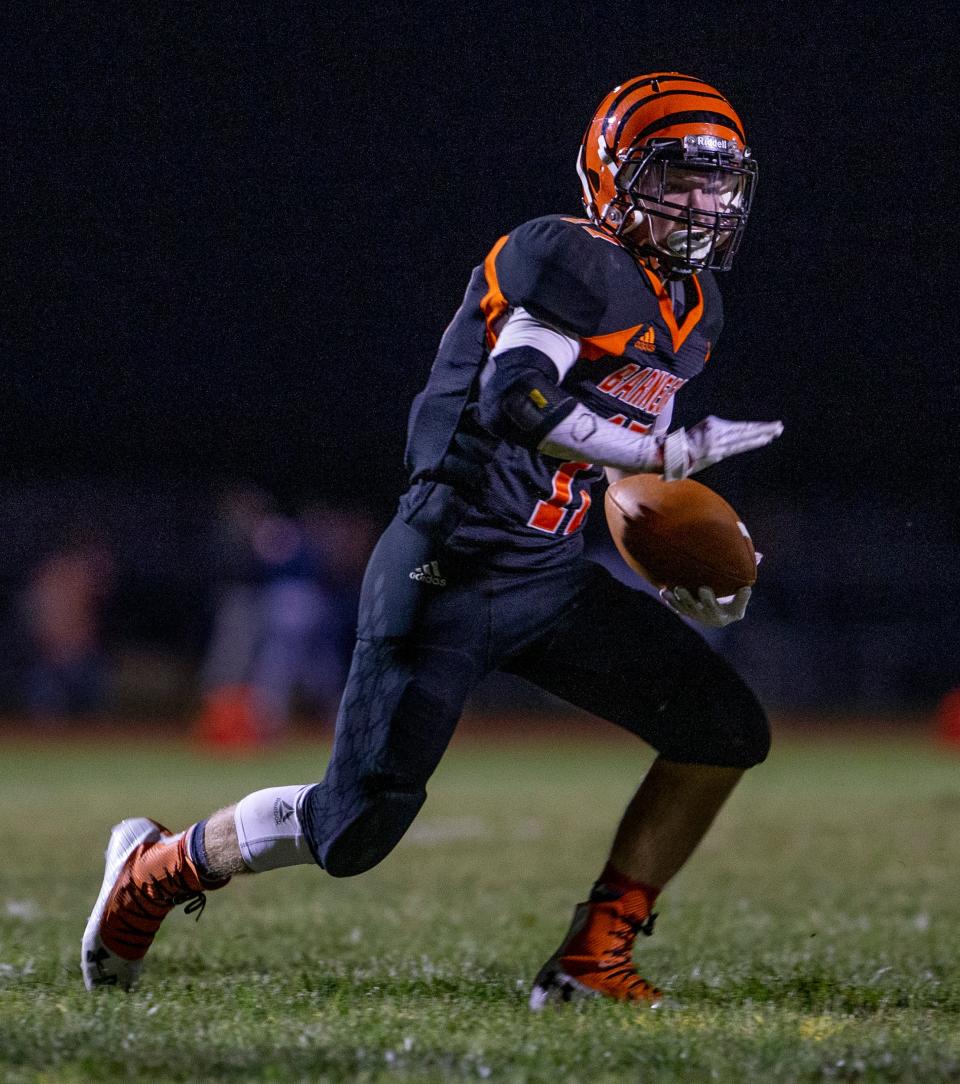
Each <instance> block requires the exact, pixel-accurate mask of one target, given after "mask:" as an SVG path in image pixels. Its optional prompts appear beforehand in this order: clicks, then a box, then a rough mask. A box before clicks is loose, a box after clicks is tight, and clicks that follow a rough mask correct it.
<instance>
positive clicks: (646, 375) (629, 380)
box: [597, 362, 687, 415]
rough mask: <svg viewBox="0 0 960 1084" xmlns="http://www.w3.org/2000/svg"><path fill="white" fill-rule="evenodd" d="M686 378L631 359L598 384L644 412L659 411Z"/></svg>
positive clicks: (600, 388)
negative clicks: (639, 363) (640, 364)
mask: <svg viewBox="0 0 960 1084" xmlns="http://www.w3.org/2000/svg"><path fill="white" fill-rule="evenodd" d="M686 382H687V381H686V379H685V378H684V377H682V376H675V375H674V374H673V373H668V372H665V371H664V370H663V369H653V368H651V367H650V366H649V365H646V366H643V367H641V366H639V365H637V364H635V363H634V362H630V364H628V365H624V366H623V367H622V368H620V369H617V371H616V372H615V373H611V374H610V375H609V376H608V377H606V378H605V379H604V380H602V381H601V382H600V383H599V384H598V385H597V388H598V389H599V390H600V391H602V392H605V393H606V394H607V395H610V396H612V397H613V398H614V399H619V400H621V402H624V403H627V404H628V405H629V406H632V407H636V408H637V410H642V411H643V412H644V413H645V414H653V415H657V414H659V413H660V412H661V411H662V410H663V408H664V407H665V406H666V405H667V403H668V402H670V397H671V396H672V395H673V394H674V393H675V392H677V391H678V390H679V389H680V388H682V387H683V385H684V384H686Z"/></svg>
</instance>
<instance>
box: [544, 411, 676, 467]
mask: <svg viewBox="0 0 960 1084" xmlns="http://www.w3.org/2000/svg"><path fill="white" fill-rule="evenodd" d="M538 448H539V450H540V451H541V452H543V454H544V455H549V456H552V457H554V458H555V459H566V460H570V459H582V460H584V461H585V462H587V463H594V464H596V465H597V466H600V467H615V468H616V469H617V470H621V471H624V472H626V473H627V474H636V473H639V472H640V471H649V472H650V473H653V474H661V473H662V472H663V438H662V437H658V436H653V435H651V434H650V433H632V432H631V431H630V430H629V429H624V428H623V426H620V425H611V424H610V423H609V422H608V421H607V420H606V419H605V418H601V417H600V416H599V415H598V414H594V412H593V411H592V410H588V409H587V408H586V407H585V406H584V405H583V404H582V403H575V405H574V408H573V409H572V410H571V411H569V412H568V413H567V414H566V415H565V416H564V417H563V418H562V419H561V420H560V421H559V422H558V423H557V424H556V425H555V426H554V427H553V428H552V429H550V430H549V431H548V432H547V433H546V434H545V436H544V437H543V439H542V440H541V441H540V443H539V445H538Z"/></svg>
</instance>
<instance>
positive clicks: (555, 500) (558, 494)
mask: <svg viewBox="0 0 960 1084" xmlns="http://www.w3.org/2000/svg"><path fill="white" fill-rule="evenodd" d="M589 469H590V464H589V463H562V464H561V465H560V468H559V470H558V471H557V472H556V474H554V476H553V491H552V492H551V494H550V496H549V497H548V498H547V500H545V501H537V506H536V508H534V510H533V515H532V516H531V517H530V518H529V519H528V520H527V526H528V527H534V528H535V529H536V530H538V531H543V532H544V534H556V533H557V531H559V530H560V525H561V524H562V523H563V520H564V517H565V516H566V514H567V512H569V511H570V506H571V504H572V503H573V478H574V475H575V474H576V473H577V471H581V470H589ZM589 507H590V494H589V493H588V492H587V491H586V490H585V489H584V490H581V492H580V507H579V508H578V509H577V510H576V512H574V513H573V515H572V516H571V517H570V522H569V523H568V524H567V526H566V527H565V528H564V531H563V533H564V534H573V532H574V531H576V530H577V529H578V528H579V527H580V525H581V523H583V521H584V518H585V517H586V514H587V509H588V508H589Z"/></svg>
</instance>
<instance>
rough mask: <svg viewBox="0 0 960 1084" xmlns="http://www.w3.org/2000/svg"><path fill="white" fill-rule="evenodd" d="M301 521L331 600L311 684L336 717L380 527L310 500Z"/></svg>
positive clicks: (327, 712)
mask: <svg viewBox="0 0 960 1084" xmlns="http://www.w3.org/2000/svg"><path fill="white" fill-rule="evenodd" d="M300 522H301V524H302V525H303V530H304V532H305V534H306V539H307V543H308V545H309V546H310V548H311V550H312V552H313V554H314V560H315V562H316V565H317V568H318V569H319V571H320V575H321V578H322V582H323V584H324V592H325V595H326V600H327V615H326V621H325V626H324V637H323V644H322V645H321V646H320V647H319V650H316V651H315V652H314V653H313V655H312V659H311V667H310V673H309V678H308V688H309V690H310V692H311V695H312V696H313V697H314V698H315V699H316V701H317V703H318V704H319V705H321V706H322V707H323V708H324V709H325V710H324V714H325V715H326V716H327V717H328V718H331V719H332V718H333V717H334V716H335V715H336V712H337V707H338V706H339V701H340V693H341V691H342V689H343V684H344V681H345V680H346V676H347V670H348V668H349V666H350V658H351V656H352V655H353V645H354V640H355V639H356V629H357V606H358V603H359V600H360V585H361V583H362V582H363V574H364V571H365V570H366V567H367V559H368V558H369V556H370V553H371V551H372V550H373V547H374V545H375V543H376V541H377V537H378V536H379V534H380V527H379V525H378V524H377V523H376V521H375V520H374V519H373V518H372V517H370V516H368V515H366V514H365V513H363V512H358V511H356V510H353V509H347V508H334V507H333V506H331V505H328V504H325V503H322V502H315V503H313V504H311V505H308V506H307V507H306V508H305V509H304V510H303V513H302V515H301V517H300Z"/></svg>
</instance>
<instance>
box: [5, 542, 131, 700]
mask: <svg viewBox="0 0 960 1084" xmlns="http://www.w3.org/2000/svg"><path fill="white" fill-rule="evenodd" d="M113 579H114V563H113V558H112V556H111V554H110V551H109V550H108V548H107V546H106V544H105V543H104V541H103V539H102V538H101V537H100V536H99V534H97V533H96V532H89V531H79V530H75V531H74V532H73V534H72V537H71V538H70V540H69V541H68V542H67V543H66V544H65V545H64V546H62V547H60V548H59V549H57V550H55V551H54V552H53V553H51V554H50V555H49V556H48V557H46V558H45V559H44V560H43V561H41V562H40V564H39V565H37V566H36V568H34V569H33V571H32V572H31V573H30V576H29V579H28V582H27V586H26V589H25V591H24V594H23V599H22V602H23V622H24V626H25V629H26V633H27V637H26V639H27V645H28V646H27V650H28V654H29V660H28V663H27V670H26V685H25V689H24V702H25V705H26V708H27V710H28V712H29V713H30V714H31V715H32V716H34V717H35V718H43V719H47V720H51V721H52V720H57V719H62V718H66V717H69V716H78V715H88V714H91V713H93V712H97V711H100V710H101V709H102V708H103V706H104V694H105V689H106V658H105V655H104V650H103V644H102V609H103V605H104V603H105V602H106V600H107V599H108V597H109V596H110V594H111V592H112V590H113Z"/></svg>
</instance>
